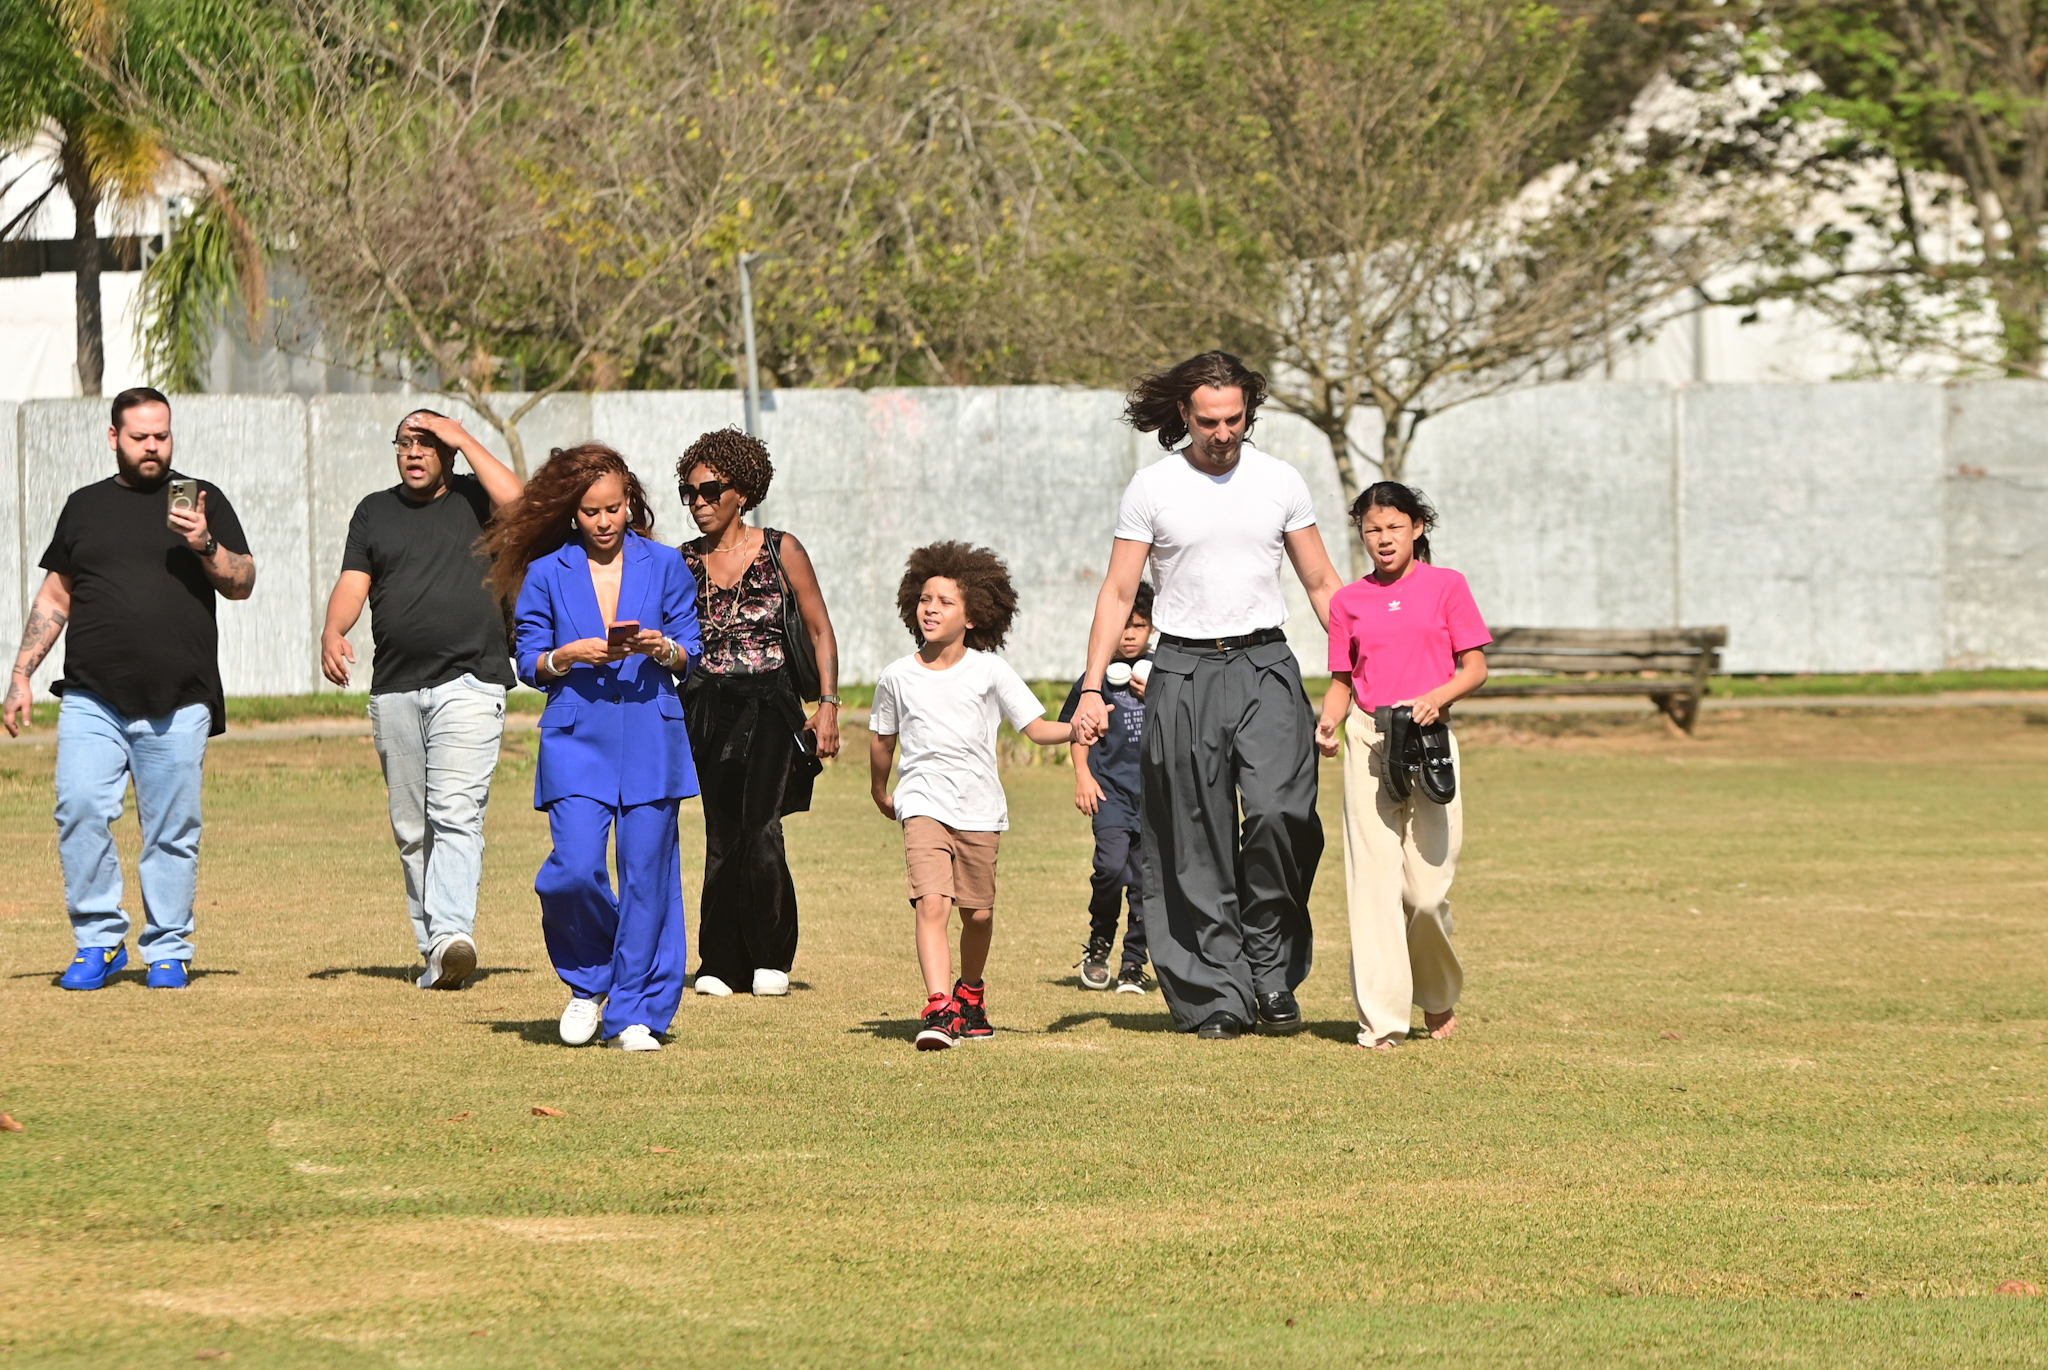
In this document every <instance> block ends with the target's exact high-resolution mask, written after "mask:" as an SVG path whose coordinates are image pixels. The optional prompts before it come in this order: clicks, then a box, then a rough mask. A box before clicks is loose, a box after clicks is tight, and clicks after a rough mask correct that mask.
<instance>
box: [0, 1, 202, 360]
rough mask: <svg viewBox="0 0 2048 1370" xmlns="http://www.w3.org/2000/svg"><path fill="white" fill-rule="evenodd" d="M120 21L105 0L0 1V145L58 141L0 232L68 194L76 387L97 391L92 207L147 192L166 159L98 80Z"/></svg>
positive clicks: (99, 341) (121, 35)
mask: <svg viewBox="0 0 2048 1370" xmlns="http://www.w3.org/2000/svg"><path fill="white" fill-rule="evenodd" d="M129 27H130V26H129V23H128V21H127V12H126V10H125V9H124V8H123V7H121V6H119V5H116V4H112V3H109V0H0V150H4V151H7V152H22V151H26V150H27V149H28V148H29V147H31V146H32V145H33V144H34V143H35V142H36V141H37V139H38V138H40V137H42V136H44V135H49V136H52V137H54V138H55V139H56V143H57V157H56V169H55V172H54V174H53V175H52V176H51V177H50V180H49V184H47V185H45V186H44V187H42V188H41V189H40V190H39V191H38V192H37V193H36V194H35V195H33V196H32V197H31V199H30V201H29V203H28V205H27V207H26V208H24V209H23V210H22V211H21V212H20V213H18V214H16V215H15V216H14V217H13V218H12V219H11V220H9V221H8V222H7V223H6V224H4V225H0V238H6V237H11V236H13V235H15V234H16V233H19V232H22V231H25V230H26V228H27V226H28V225H29V223H31V222H32V221H33V219H34V217H35V215H36V212H37V211H38V210H40V209H41V208H42V207H43V205H44V203H45V202H46V201H47V200H48V199H49V198H50V196H52V195H54V194H55V193H57V191H59V190H62V191H63V192H64V194H65V195H66V196H67V197H68V198H69V199H70V201H71V214H72V230H71V243H72V272H73V279H74V281H75V284H76V290H77V301H78V385H79V389H80V391H81V392H82V393H84V394H87V395H97V394H99V393H100V380H101V373H102V372H103V371H104V369H105V364H106V346H105V321H104V318H103V315H102V312H101V308H100V236H99V210H100V206H101V204H102V203H104V202H105V201H106V200H107V199H108V198H109V197H118V198H125V199H139V198H141V197H143V196H145V195H147V194H149V192H150V191H151V189H152V188H153V187H154V185H155V183H156V178H157V174H158V172H159V171H160V170H161V169H162V167H163V165H164V161H165V158H166V156H167V155H168V152H167V149H166V148H165V146H164V143H163V140H162V138H161V137H160V136H159V135H158V133H157V132H156V130H155V129H153V128H152V127H150V126H149V125H148V124H146V123H144V122H141V121H139V120H135V119H132V118H128V117H125V116H124V115H123V114H122V113H121V112H120V110H119V107H118V105H117V103H116V101H115V100H114V99H112V98H111V96H112V92H111V91H110V89H109V87H108V85H107V82H106V80H105V77H104V72H105V70H106V68H107V64H108V62H109V61H110V60H111V59H112V58H114V56H115V55H116V53H117V51H118V50H119V48H120V47H121V46H122V44H123V43H124V42H125V41H126V40H127V37H128V30H129Z"/></svg>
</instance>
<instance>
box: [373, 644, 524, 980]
mask: <svg viewBox="0 0 2048 1370" xmlns="http://www.w3.org/2000/svg"><path fill="white" fill-rule="evenodd" d="M370 727H371V729H372V730H373V731H374V732H375V733H376V736H377V755H378V757H379V758H380V759H382V761H383V762H384V785H385V788H386V789H388V790H389V791H390V793H391V836H392V838H393V839H394V840H396V841H397V843H398V864H399V865H400V866H401V867H403V868H404V870H405V902H406V905H407V907H408V908H409V909H410V910H411V912H412V930H413V936H414V938H415V939H416V940H417V941H418V942H419V947H420V954H421V955H423V956H424V955H425V954H427V953H428V952H430V951H432V950H433V949H434V944H435V943H437V942H440V941H442V940H443V939H445V938H449V937H453V936H455V935H456V934H457V933H460V934H462V935H463V936H464V937H470V938H474V937H475V936H476V891H477V886H478V885H479V884H481V883H482V882H483V878H484V810H485V809H486V808H488V807H489V805H490V802H491V773H492V772H493V771H495V770H496V769H497V767H498V744H499V742H500V741H501V740H503V738H504V735H505V687H504V686H503V685H491V684H487V683H486V682H484V681H481V680H478V679H477V678H476V677H475V676H473V675H462V676H458V677H456V678H455V679H454V680H451V681H448V682H447V683H446V684H444V685H436V686H434V688H432V689H431V690H405V691H394V692H392V693H390V694H381V695H371V696H370Z"/></svg>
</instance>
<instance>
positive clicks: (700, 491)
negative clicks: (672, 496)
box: [676, 480, 734, 509]
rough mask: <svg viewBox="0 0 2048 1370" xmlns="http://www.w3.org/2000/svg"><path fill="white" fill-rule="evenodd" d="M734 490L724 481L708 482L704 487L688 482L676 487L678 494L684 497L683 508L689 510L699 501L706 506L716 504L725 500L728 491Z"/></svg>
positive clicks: (680, 483)
mask: <svg viewBox="0 0 2048 1370" xmlns="http://www.w3.org/2000/svg"><path fill="white" fill-rule="evenodd" d="M733 488H734V487H733V486H730V485H727V484H726V483H725V482H724V481H722V480H707V481H705V482H704V483H703V484H702V485H691V484H690V483H689V482H688V481H682V482H679V483H678V484H677V485H676V493H677V494H679V495H681V496H682V497H683V507H684V508H685V509H687V508H689V507H690V506H691V505H693V504H695V503H696V502H697V501H698V500H703V501H704V502H705V503H706V504H716V503H718V501H719V500H721V499H723V498H725V492H726V491H728V490H731V489H733Z"/></svg>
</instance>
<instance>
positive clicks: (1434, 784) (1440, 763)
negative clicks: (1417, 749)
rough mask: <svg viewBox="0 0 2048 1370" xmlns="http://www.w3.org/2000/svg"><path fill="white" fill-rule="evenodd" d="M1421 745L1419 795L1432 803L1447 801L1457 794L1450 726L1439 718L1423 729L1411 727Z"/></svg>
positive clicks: (1455, 768)
mask: <svg viewBox="0 0 2048 1370" xmlns="http://www.w3.org/2000/svg"><path fill="white" fill-rule="evenodd" d="M1415 738H1416V741H1417V742H1418V743H1419V744H1420V745H1421V748H1422V772H1421V779H1422V797H1423V798H1424V799H1427V800H1428V801H1429V802H1430V803H1432V804H1448V803H1450V802H1451V801H1452V800H1453V799H1456V798H1457V797H1458V769H1457V767H1456V766H1453V765H1452V764H1451V725H1450V724H1448V723H1446V722H1444V721H1443V720H1442V719H1441V718H1439V719H1438V720H1437V721H1436V722H1434V723H1432V724H1430V725H1429V726H1428V727H1426V728H1417V729H1416V730H1415Z"/></svg>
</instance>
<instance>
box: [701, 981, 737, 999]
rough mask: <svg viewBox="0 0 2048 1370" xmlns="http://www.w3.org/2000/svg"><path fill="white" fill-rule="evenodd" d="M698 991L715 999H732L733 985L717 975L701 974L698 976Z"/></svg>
mask: <svg viewBox="0 0 2048 1370" xmlns="http://www.w3.org/2000/svg"><path fill="white" fill-rule="evenodd" d="M697 993H699V994H708V995H710V996H711V997H712V998H714V999H730V998H732V986H731V985H728V984H727V983H725V981H723V980H721V979H719V978H718V977H717V976H716V975H700V976H698V977H697Z"/></svg>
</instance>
